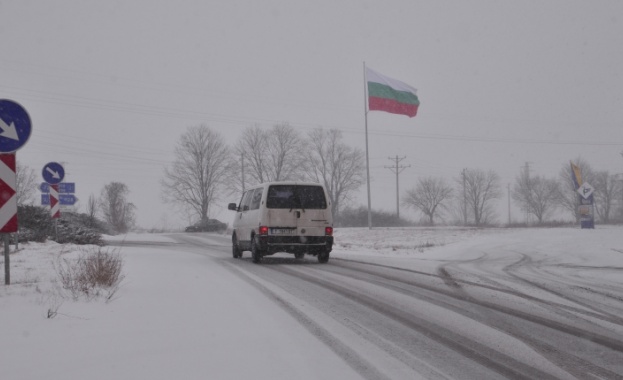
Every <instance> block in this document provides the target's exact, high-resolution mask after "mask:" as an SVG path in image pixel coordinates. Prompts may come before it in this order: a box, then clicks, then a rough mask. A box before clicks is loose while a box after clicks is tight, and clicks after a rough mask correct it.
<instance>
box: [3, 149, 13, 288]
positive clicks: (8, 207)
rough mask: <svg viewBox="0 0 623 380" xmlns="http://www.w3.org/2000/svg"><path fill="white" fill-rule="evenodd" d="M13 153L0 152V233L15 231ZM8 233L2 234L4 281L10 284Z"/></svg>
mask: <svg viewBox="0 0 623 380" xmlns="http://www.w3.org/2000/svg"><path fill="white" fill-rule="evenodd" d="M16 184H17V175H16V174H15V153H9V154H0V233H2V234H9V233H11V232H17V195H16V193H17V191H16V186H17V185H16ZM8 247H9V235H4V283H5V285H9V284H11V272H10V263H9V249H8Z"/></svg>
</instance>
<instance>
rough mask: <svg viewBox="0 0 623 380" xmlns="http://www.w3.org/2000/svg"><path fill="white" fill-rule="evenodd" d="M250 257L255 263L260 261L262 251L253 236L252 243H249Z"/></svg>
mask: <svg viewBox="0 0 623 380" xmlns="http://www.w3.org/2000/svg"><path fill="white" fill-rule="evenodd" d="M251 258H252V259H253V262H254V263H256V264H259V263H260V262H262V251H261V250H260V247H259V244H258V243H257V241H256V239H255V238H253V243H251Z"/></svg>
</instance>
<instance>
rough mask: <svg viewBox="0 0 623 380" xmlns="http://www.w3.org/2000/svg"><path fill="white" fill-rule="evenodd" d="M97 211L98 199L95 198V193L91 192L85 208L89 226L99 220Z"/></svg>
mask: <svg viewBox="0 0 623 380" xmlns="http://www.w3.org/2000/svg"><path fill="white" fill-rule="evenodd" d="M97 211H98V205H97V199H96V198H95V195H93V194H91V195H89V200H88V201H87V204H86V210H85V214H86V215H87V221H88V223H89V225H88V227H94V226H95V224H96V220H97Z"/></svg>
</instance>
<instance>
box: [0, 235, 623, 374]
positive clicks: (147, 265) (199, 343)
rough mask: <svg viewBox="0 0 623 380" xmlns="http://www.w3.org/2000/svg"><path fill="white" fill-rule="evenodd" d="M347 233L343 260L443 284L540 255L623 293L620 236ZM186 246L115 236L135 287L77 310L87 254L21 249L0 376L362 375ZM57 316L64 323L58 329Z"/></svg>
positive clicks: (552, 271) (340, 244) (8, 297)
mask: <svg viewBox="0 0 623 380" xmlns="http://www.w3.org/2000/svg"><path fill="white" fill-rule="evenodd" d="M180 235H183V237H184V238H186V239H204V241H206V242H209V243H210V245H211V246H212V247H215V248H217V249H220V252H222V256H223V257H231V256H230V255H229V243H228V241H229V240H228V239H229V237H228V236H219V235H209V234H197V235H192V234H180ZM335 235H336V245H335V247H334V251H333V252H332V259H343V260H358V261H368V262H372V263H378V264H384V265H390V266H392V267H402V268H411V269H417V270H418V271H425V272H430V273H438V271H439V270H440V268H443V269H444V270H447V271H448V272H456V273H457V274H458V273H460V274H461V276H462V278H464V279H468V280H474V281H482V278H485V277H486V276H491V277H493V276H498V277H499V275H500V273H501V271H496V268H498V267H499V268H502V267H504V268H508V267H509V266H512V265H514V263H517V262H518V260H520V259H521V258H522V257H523V256H522V255H525V252H530V259H531V260H532V261H535V260H537V261H539V262H540V263H542V264H543V265H542V266H540V268H547V270H543V271H541V272H535V271H534V268H532V267H531V268H528V267H526V269H525V270H526V273H525V274H526V276H527V275H528V274H529V275H531V276H534V277H536V278H538V277H539V276H548V277H549V278H556V279H557V280H560V281H561V282H564V281H565V279H567V280H569V281H571V280H570V278H572V279H573V281H574V283H578V284H581V283H582V280H583V279H587V281H588V279H589V278H590V279H591V280H592V281H594V279H595V277H596V275H597V277H598V278H599V282H600V283H601V284H603V287H604V289H610V290H612V289H614V290H615V291H618V292H623V227H620V226H598V228H597V229H595V230H580V229H578V228H552V229H472V228H444V227H439V228H408V229H374V230H371V231H370V230H368V229H358V228H352V229H350V228H346V229H336V232H335ZM175 237H176V236H175V235H155V234H128V235H126V236H120V237H106V240H107V241H110V242H114V243H116V244H121V243H124V244H126V245H125V246H123V247H119V246H111V247H107V248H105V249H110V250H118V251H119V252H120V254H121V255H122V257H123V259H124V262H125V265H124V275H125V279H124V280H123V282H122V284H121V287H120V288H119V290H118V291H117V292H116V293H115V294H114V295H113V297H112V300H111V301H110V302H107V301H106V300H105V298H99V299H95V300H86V299H80V300H72V299H71V297H69V296H68V294H67V293H66V292H65V291H63V289H61V288H60V286H59V283H58V279H57V273H56V271H55V268H54V263H55V262H58V260H59V258H72V257H76V256H77V255H79V254H80V252H81V251H82V250H84V249H85V247H79V246H73V245H58V244H56V243H53V242H47V243H44V244H38V243H30V244H22V245H20V249H19V251H17V252H13V253H12V254H11V280H12V281H11V282H12V284H11V285H10V286H4V285H3V284H4V277H2V284H0V337H1V338H0V377H1V378H2V379H11V380H13V379H41V378H48V379H87V378H88V379H140V378H143V379H147V378H149V379H170V378H179V379H199V378H201V379H207V378H210V379H241V378H254V379H292V378H296V379H303V380H304V379H318V378H340V379H357V378H360V375H359V374H358V373H357V372H355V371H354V370H353V369H352V368H351V367H349V366H348V365H347V364H345V363H344V362H343V361H341V360H340V359H339V358H337V357H336V356H335V355H334V353H333V351H331V350H330V349H328V348H327V347H326V345H325V344H323V343H322V342H321V341H319V340H317V339H313V338H310V334H309V332H308V330H306V329H305V328H303V327H302V326H301V324H300V323H298V322H297V321H295V320H294V319H293V318H292V316H291V315H290V314H287V313H284V312H283V310H282V309H280V308H278V307H275V303H274V302H273V301H271V300H270V299H268V297H263V296H262V294H261V292H260V291H259V290H258V289H256V288H253V287H251V286H248V284H247V283H245V282H244V281H242V280H241V279H240V278H238V277H235V276H233V275H232V273H231V271H228V270H225V268H224V267H223V266H222V265H215V264H214V262H213V261H208V260H206V257H205V256H203V255H201V254H200V252H192V251H188V250H183V251H182V250H178V249H177V248H176V245H177V244H179V243H178V242H179V240H178V239H176V238H175ZM86 249H89V248H86ZM90 249H93V248H92V247H91V248H90ZM501 252H503V253H501ZM509 252H510V253H511V254H509ZM513 252H517V256H516V257H515V256H513ZM198 253H199V254H198ZM245 254H247V255H248V253H245ZM247 257H248V256H247ZM231 260H233V259H231ZM309 260H311V258H310V259H309ZM474 263H478V264H474ZM329 265H330V263H329ZM2 268H4V264H2ZM458 269H461V270H458ZM528 272H530V273H528ZM507 280H508V279H504V278H496V281H499V282H504V281H507ZM514 285H516V284H514ZM619 294H620V293H619ZM50 311H55V312H56V314H55V315H54V316H53V317H52V318H49V316H50ZM318 363H322V365H318Z"/></svg>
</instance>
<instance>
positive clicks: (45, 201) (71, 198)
mask: <svg viewBox="0 0 623 380" xmlns="http://www.w3.org/2000/svg"><path fill="white" fill-rule="evenodd" d="M76 202H78V198H76V196H75V195H73V194H59V195H58V203H59V204H60V205H61V206H73V205H74V204H76ZM49 205H50V194H41V206H49Z"/></svg>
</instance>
